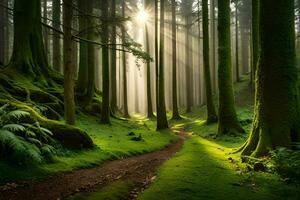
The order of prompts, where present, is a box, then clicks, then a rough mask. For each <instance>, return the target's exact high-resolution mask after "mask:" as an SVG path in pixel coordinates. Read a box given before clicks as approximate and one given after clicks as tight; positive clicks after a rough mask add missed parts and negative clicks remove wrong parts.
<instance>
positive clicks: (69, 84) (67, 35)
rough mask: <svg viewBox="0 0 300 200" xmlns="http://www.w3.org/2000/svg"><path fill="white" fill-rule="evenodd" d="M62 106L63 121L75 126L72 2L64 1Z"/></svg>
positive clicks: (69, 0)
mask: <svg viewBox="0 0 300 200" xmlns="http://www.w3.org/2000/svg"><path fill="white" fill-rule="evenodd" d="M63 13H64V14H63V16H64V17H63V21H64V105H65V120H66V123H67V124H70V125H74V124H75V100H74V86H75V81H74V79H75V63H74V59H73V53H74V49H73V48H74V45H73V41H72V18H73V8H72V0H64V4H63Z"/></svg>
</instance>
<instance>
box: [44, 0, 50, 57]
mask: <svg viewBox="0 0 300 200" xmlns="http://www.w3.org/2000/svg"><path fill="white" fill-rule="evenodd" d="M47 2H48V0H44V4H43V18H44V19H43V22H44V23H45V24H48V4H47ZM43 37H44V44H45V51H46V56H47V58H48V56H49V30H48V28H47V27H45V28H44V33H43Z"/></svg>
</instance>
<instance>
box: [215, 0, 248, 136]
mask: <svg viewBox="0 0 300 200" xmlns="http://www.w3.org/2000/svg"><path fill="white" fill-rule="evenodd" d="M218 11H219V16H218V39H219V50H218V52H219V70H218V78H219V130H218V135H224V134H236V133H240V132H244V130H243V128H242V127H241V125H240V123H239V121H238V118H237V114H236V111H235V108H234V94H233V82H232V63H231V42H230V0H218Z"/></svg>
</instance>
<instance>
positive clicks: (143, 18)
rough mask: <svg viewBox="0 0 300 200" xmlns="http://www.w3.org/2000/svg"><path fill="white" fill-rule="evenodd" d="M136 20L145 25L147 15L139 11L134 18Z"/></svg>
mask: <svg viewBox="0 0 300 200" xmlns="http://www.w3.org/2000/svg"><path fill="white" fill-rule="evenodd" d="M136 19H137V21H138V22H140V23H146V22H147V21H148V19H149V14H148V12H147V11H146V10H140V11H139V12H138V14H137V16H136Z"/></svg>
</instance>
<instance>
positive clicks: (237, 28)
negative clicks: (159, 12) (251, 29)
mask: <svg viewBox="0 0 300 200" xmlns="http://www.w3.org/2000/svg"><path fill="white" fill-rule="evenodd" d="M235 64H236V67H235V68H236V82H240V64H239V15H238V0H235Z"/></svg>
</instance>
